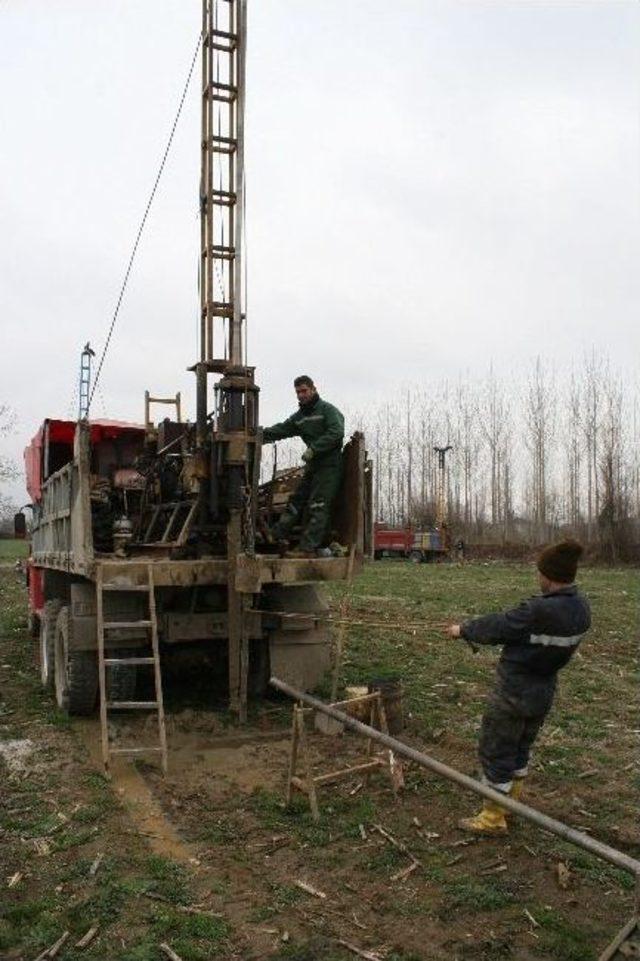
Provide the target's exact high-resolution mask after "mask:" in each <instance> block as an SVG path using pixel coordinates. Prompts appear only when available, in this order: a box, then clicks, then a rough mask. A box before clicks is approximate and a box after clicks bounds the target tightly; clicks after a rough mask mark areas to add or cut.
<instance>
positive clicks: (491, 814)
mask: <svg viewBox="0 0 640 961" xmlns="http://www.w3.org/2000/svg"><path fill="white" fill-rule="evenodd" d="M504 815H505V810H504V808H503V807H500V805H499V804H496V803H495V802H494V801H489V800H486V801H485V802H484V804H483V806H482V810H481V811H480V812H479V813H478V814H476V815H475V817H472V818H462V820H460V821H458V827H459V828H461V829H462V830H463V831H469V832H470V833H471V834H506V833H507V822H506V820H505V816H504Z"/></svg>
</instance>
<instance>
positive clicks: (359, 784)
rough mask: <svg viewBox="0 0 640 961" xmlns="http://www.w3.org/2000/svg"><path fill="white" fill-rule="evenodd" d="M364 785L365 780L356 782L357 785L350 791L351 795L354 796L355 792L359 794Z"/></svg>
mask: <svg viewBox="0 0 640 961" xmlns="http://www.w3.org/2000/svg"><path fill="white" fill-rule="evenodd" d="M363 785H364V782H363V781H359V782H358V783H357V784H356V786H355V787H354V788H352V789H351V790H350V791H349V797H353V796H354V794H357V793H358V791H361V790H362V787H363Z"/></svg>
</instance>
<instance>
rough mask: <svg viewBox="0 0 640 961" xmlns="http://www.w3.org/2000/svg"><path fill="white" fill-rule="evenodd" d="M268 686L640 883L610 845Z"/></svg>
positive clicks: (285, 688) (307, 699) (637, 867)
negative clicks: (567, 842) (631, 875)
mask: <svg viewBox="0 0 640 961" xmlns="http://www.w3.org/2000/svg"><path fill="white" fill-rule="evenodd" d="M269 683H270V684H271V686H272V687H275V688H276V690H278V691H282V693H283V694H287V695H288V696H289V697H291V698H293V699H294V700H296V701H302V702H303V703H304V704H308V705H309V707H312V708H315V710H316V711H320V712H321V713H322V714H326V715H328V716H329V717H332V718H334V720H336V721H340V722H341V723H342V724H344V726H345V727H347V728H350V729H351V730H352V731H355V732H356V733H357V734H362V735H364V736H365V737H368V738H371V739H372V740H374V741H378V743H379V744H383V745H384V746H385V747H387V748H389V749H390V750H391V751H393V752H394V753H395V754H399V755H400V756H402V757H406V758H407V760H409V761H413V762H414V763H415V764H418V765H419V766H420V767H425V768H428V769H429V770H430V771H433V772H434V773H435V774H439V775H440V777H444V778H446V779H447V780H449V781H454V782H455V783H456V784H459V785H460V786H461V787H463V788H467V789H468V790H469V791H473V792H474V794H479V795H480V796H481V797H484V798H488V800H490V801H494V802H495V803H496V804H500V805H501V806H502V807H503V808H505V809H506V810H507V811H511V812H512V813H513V814H518V815H519V816H520V817H522V818H524V819H525V820H526V821H531V823H532V824H535V825H536V826H537V827H539V828H542V830H543V831H549V833H550V834H555V835H557V836H558V837H559V838H562V839H563V840H564V841H569V842H570V843H571V844H575V845H576V846H577V847H579V848H582V849H583V850H584V851H589V853H590V854H595V856H596V857H598V858H601V859H602V860H603V861H608V862H609V863H610V864H614V865H615V866H616V867H617V868H621V869H622V870H623V871H629V872H630V873H631V874H633V875H634V876H635V878H636V881H637V882H640V861H637V860H636V859H635V858H632V857H630V856H629V855H628V854H625V853H624V852H623V851H618V850H616V848H611V847H609V845H608V844H603V843H602V842H601V841H596V839H595V838H592V837H589V835H588V834H585V833H584V832H583V831H577V830H576V829H575V828H572V827H569V825H568V824H564V823H563V822H562V821H556V820H555V818H550V817H548V816H547V815H546V814H542V812H541V811H536V810H535V808H531V807H529V806H528V805H527V804H522V803H521V802H520V801H514V800H513V798H511V797H509V795H507V794H502V793H501V792H500V791H494V790H493V788H490V787H488V786H487V785H486V784H482V783H481V782H480V781H476V780H475V778H472V777H469V776H468V775H467V774H462V772H461V771H456V770H455V768H452V767H449V766H448V765H447V764H443V763H442V761H436V759H435V758H433V757H430V756H429V755H428V754H423V753H422V751H416V749H415V748H412V747H409V745H408V744H404V743H403V742H402V741H398V740H396V738H395V737H391V736H390V735H389V734H384V733H383V732H382V731H377V730H376V729H375V728H373V727H369V725H368V724H362V722H361V721H356V719H355V718H353V717H349V715H348V714H344V713H343V712H342V711H338V710H337V709H336V708H335V707H332V706H331V705H330V704H325V703H324V702H323V701H319V700H318V699H317V698H316V697H313V696H312V695H311V694H307V693H305V692H304V691H297V690H296V689H295V688H293V687H290V685H289V684H285V682H284V681H281V680H280V679H279V678H277V677H272V678H271V679H270V681H269Z"/></svg>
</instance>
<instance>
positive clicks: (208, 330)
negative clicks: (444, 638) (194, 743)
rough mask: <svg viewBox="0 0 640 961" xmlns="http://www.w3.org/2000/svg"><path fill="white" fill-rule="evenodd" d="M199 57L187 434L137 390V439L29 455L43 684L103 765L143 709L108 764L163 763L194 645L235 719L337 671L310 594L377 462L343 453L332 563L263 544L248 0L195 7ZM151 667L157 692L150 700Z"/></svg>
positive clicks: (31, 576)
mask: <svg viewBox="0 0 640 961" xmlns="http://www.w3.org/2000/svg"><path fill="white" fill-rule="evenodd" d="M201 43H202V77H201V96H202V113H201V123H202V128H201V141H200V149H201V182H200V278H201V282H200V350H199V356H197V358H196V360H195V363H194V364H193V365H192V367H190V368H189V369H190V370H191V371H192V372H193V375H194V381H195V401H196V404H195V408H196V417H195V422H194V423H189V422H185V421H183V420H182V417H181V413H180V398H179V395H177V396H176V399H175V401H173V400H169V401H168V399H167V398H153V397H150V395H149V393H148V392H147V393H146V402H145V417H144V423H142V424H135V423H121V422H117V421H111V420H93V419H91V418H90V417H83V418H81V419H79V420H78V421H70V420H57V419H54V418H48V419H46V420H44V423H43V424H42V426H41V427H40V429H39V430H38V432H37V433H36V435H35V437H34V438H33V440H32V441H31V443H30V445H29V446H28V447H27V450H26V451H25V462H26V473H27V485H28V490H29V494H30V497H31V501H32V509H33V520H32V543H31V555H30V558H29V564H28V592H29V605H30V612H31V614H30V621H31V627H32V631H33V634H34V636H37V637H38V638H39V652H40V670H41V676H42V683H43V684H44V685H45V687H47V688H50V689H51V690H52V691H53V692H54V693H55V698H56V701H57V703H58V705H59V707H60V708H62V709H63V710H65V711H68V712H69V713H71V714H89V713H92V712H93V711H94V710H95V708H96V704H98V705H99V708H100V718H101V726H102V738H103V758H104V762H105V765H108V762H109V758H110V754H112V753H113V752H114V751H115V750H116V747H115V746H114V745H113V744H112V743H111V742H110V740H109V724H108V721H109V720H110V717H111V712H126V711H134V710H141V711H144V710H147V711H154V712H156V713H157V716H158V724H159V743H158V744H157V745H154V746H153V747H148V748H147V747H145V746H139V745H134V746H131V747H119V748H117V750H118V751H119V753H123V754H125V753H127V754H136V753H145V752H146V751H153V750H156V751H159V752H160V753H161V754H162V757H163V763H164V764H165V766H166V741H165V739H164V716H163V705H162V677H161V659H162V651H163V650H164V649H165V647H166V646H168V645H179V644H182V643H185V642H190V643H195V642H198V643H200V644H201V645H202V649H203V650H206V651H207V652H208V653H209V654H211V652H212V651H213V652H214V653H215V654H216V656H218V657H219V659H220V660H221V662H223V663H224V664H225V670H226V674H227V676H228V698H229V705H230V708H231V710H232V711H234V712H235V713H236V714H237V716H238V717H239V719H240V720H241V721H243V720H245V719H246V713H247V699H248V694H249V692H251V693H253V692H255V693H256V694H259V693H261V692H263V691H264V690H265V688H266V685H267V681H268V678H269V673H270V671H271V672H273V673H275V674H277V675H278V676H279V677H281V678H283V679H285V680H287V681H288V682H289V683H290V684H292V685H294V686H296V687H298V688H303V689H309V688H311V687H313V686H314V685H315V684H316V683H317V682H318V681H319V679H320V678H321V676H322V675H323V673H324V672H325V670H326V669H327V667H328V661H329V637H328V627H327V622H326V608H327V605H326V602H325V601H324V599H323V597H322V594H321V593H320V591H319V589H318V585H319V584H320V583H322V582H325V581H331V580H340V579H345V578H347V577H348V576H352V574H353V572H354V571H355V572H357V571H358V570H359V569H360V568H361V565H362V563H363V558H364V556H365V555H366V554H368V553H369V551H370V538H371V523H370V509H369V504H370V489H371V476H370V465H369V462H368V461H367V457H366V452H365V447H364V438H363V436H362V435H361V434H359V433H357V434H354V435H353V437H351V439H350V440H349V442H348V443H347V444H346V446H345V448H344V451H343V482H342V490H341V493H340V495H339V497H338V499H337V504H336V509H335V511H334V517H333V522H332V526H333V530H332V532H331V536H330V537H331V540H335V541H337V542H339V543H340V544H341V545H344V547H345V551H344V553H343V554H342V556H331V557H317V558H314V557H310V558H293V557H287V556H281V555H280V554H279V553H278V552H277V551H276V549H275V548H273V547H271V546H270V544H269V537H268V530H269V526H270V524H271V523H272V521H273V519H274V517H273V510H274V498H273V497H272V496H271V497H270V496H269V492H268V490H266V492H265V487H264V485H262V486H261V485H260V463H261V430H260V427H259V423H260V422H259V388H258V385H257V383H256V378H255V369H254V368H253V367H251V366H248V364H247V358H246V356H245V339H244V331H243V329H244V325H245V314H244V305H243V287H244V274H243V264H242V251H243V228H244V224H243V209H244V202H243V201H244V83H245V49H246V0H203V8H202V37H201ZM214 380H215V383H214ZM212 386H213V389H212ZM157 401H161V402H164V403H167V402H171V403H175V407H176V414H175V419H169V418H165V419H163V420H161V421H159V422H158V423H155V422H154V419H153V416H152V411H153V406H154V403H155V402H157ZM267 486H268V485H267ZM280 499H281V498H280ZM143 669H146V670H148V671H150V672H151V674H152V675H153V681H154V683H153V691H154V693H153V694H152V695H149V694H148V693H147V695H146V697H145V698H144V699H142V698H141V696H140V695H139V694H137V692H136V679H137V676H138V675H139V674H140V673H142V671H143ZM137 697H138V698H139V699H136V698H137Z"/></svg>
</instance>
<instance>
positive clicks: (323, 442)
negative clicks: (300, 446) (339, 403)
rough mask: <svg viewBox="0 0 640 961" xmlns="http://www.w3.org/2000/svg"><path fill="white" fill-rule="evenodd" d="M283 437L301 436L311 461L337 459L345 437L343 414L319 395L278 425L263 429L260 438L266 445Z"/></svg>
mask: <svg viewBox="0 0 640 961" xmlns="http://www.w3.org/2000/svg"><path fill="white" fill-rule="evenodd" d="M285 437H301V438H302V440H303V441H304V442H305V444H306V445H307V447H310V448H311V450H312V451H313V453H314V455H315V456H314V458H313V460H312V461H311V463H312V464H313V463H314V462H315V461H316V460H318V461H324V460H325V459H326V460H330V459H333V458H337V456H338V455H339V453H340V451H341V450H342V442H343V440H344V417H343V416H342V414H341V413H340V411H339V410H338V408H337V407H334V406H333V404H328V403H327V401H326V400H322V398H321V397H319V396H318V397H316V399H315V400H314V401H312V402H311V403H310V404H305V405H304V406H301V407H300V408H299V409H298V410H297V411H296V412H295V414H292V415H291V417H287V419H286V420H285V421H283V422H282V423H281V424H274V425H273V427H265V429H264V433H263V440H264V442H265V443H266V444H270V443H272V442H273V441H275V440H284V439H285Z"/></svg>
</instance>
